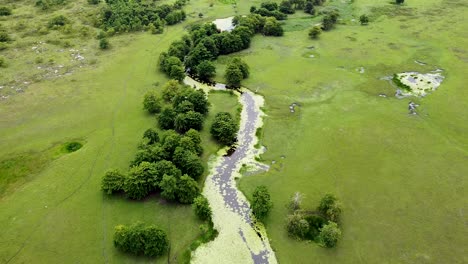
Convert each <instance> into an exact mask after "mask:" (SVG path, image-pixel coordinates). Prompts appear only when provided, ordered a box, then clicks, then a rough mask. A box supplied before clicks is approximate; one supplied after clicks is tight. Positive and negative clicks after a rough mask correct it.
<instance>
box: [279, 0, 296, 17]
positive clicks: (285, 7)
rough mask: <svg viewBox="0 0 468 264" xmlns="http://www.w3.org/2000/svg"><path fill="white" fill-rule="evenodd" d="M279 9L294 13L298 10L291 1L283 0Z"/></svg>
mask: <svg viewBox="0 0 468 264" xmlns="http://www.w3.org/2000/svg"><path fill="white" fill-rule="evenodd" d="M279 11H280V12H281V13H285V14H294V13H295V12H296V10H294V7H293V5H292V3H291V1H288V0H283V1H282V2H281V3H280V5H279Z"/></svg>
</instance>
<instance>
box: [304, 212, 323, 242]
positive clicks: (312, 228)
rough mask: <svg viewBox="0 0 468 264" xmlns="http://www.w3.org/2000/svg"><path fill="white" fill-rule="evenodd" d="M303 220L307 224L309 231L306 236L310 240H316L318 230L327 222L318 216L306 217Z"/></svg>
mask: <svg viewBox="0 0 468 264" xmlns="http://www.w3.org/2000/svg"><path fill="white" fill-rule="evenodd" d="M304 219H305V220H306V221H307V223H309V231H308V232H307V235H306V236H307V237H308V238H309V239H312V240H315V239H316V238H318V236H319V234H320V229H321V228H322V227H323V226H324V225H325V224H326V223H327V222H328V221H327V219H325V218H323V217H321V216H319V215H308V216H306V217H304Z"/></svg>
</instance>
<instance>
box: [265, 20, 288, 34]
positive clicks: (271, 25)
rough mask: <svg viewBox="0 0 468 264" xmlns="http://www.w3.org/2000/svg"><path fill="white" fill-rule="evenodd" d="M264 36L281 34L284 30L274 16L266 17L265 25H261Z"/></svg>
mask: <svg viewBox="0 0 468 264" xmlns="http://www.w3.org/2000/svg"><path fill="white" fill-rule="evenodd" d="M263 34H264V35H265V36H283V34H284V31H283V28H282V27H281V24H280V23H279V22H278V21H277V20H276V18H274V17H267V19H266V22H265V26H264V27H263Z"/></svg>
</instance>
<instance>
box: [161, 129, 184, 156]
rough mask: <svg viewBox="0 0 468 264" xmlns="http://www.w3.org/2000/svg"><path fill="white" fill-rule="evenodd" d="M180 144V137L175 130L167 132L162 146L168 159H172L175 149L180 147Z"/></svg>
mask: <svg viewBox="0 0 468 264" xmlns="http://www.w3.org/2000/svg"><path fill="white" fill-rule="evenodd" d="M179 142H180V135H179V134H178V133H177V132H175V131H174V130H167V131H166V133H164V137H163V140H162V146H163V149H164V151H165V152H166V156H167V157H172V155H173V154H174V151H175V149H176V148H177V147H178V146H179Z"/></svg>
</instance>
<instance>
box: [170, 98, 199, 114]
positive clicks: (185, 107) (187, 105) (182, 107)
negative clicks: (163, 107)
mask: <svg viewBox="0 0 468 264" xmlns="http://www.w3.org/2000/svg"><path fill="white" fill-rule="evenodd" d="M193 109H194V106H193V104H192V103H191V102H190V101H189V100H184V101H182V102H180V103H178V104H176V105H174V111H175V112H176V113H177V114H185V113H187V112H189V111H193Z"/></svg>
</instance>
